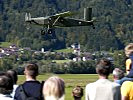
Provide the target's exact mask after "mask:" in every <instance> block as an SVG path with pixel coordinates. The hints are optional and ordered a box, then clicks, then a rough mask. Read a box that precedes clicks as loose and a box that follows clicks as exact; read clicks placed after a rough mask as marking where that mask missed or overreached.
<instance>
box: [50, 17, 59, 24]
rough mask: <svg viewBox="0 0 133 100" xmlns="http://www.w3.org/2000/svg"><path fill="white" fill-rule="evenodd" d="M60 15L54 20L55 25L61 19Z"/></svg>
mask: <svg viewBox="0 0 133 100" xmlns="http://www.w3.org/2000/svg"><path fill="white" fill-rule="evenodd" d="M59 18H60V16H59V17H57V18H56V20H55V21H54V23H53V25H52V26H54V25H55V24H56V22H57V21H58V20H59Z"/></svg>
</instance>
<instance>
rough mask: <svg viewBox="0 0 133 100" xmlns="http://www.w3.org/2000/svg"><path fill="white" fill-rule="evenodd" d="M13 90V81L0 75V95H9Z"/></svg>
mask: <svg viewBox="0 0 133 100" xmlns="http://www.w3.org/2000/svg"><path fill="white" fill-rule="evenodd" d="M12 90H13V80H12V79H11V78H10V77H8V76H7V75H6V74H5V75H0V93H2V94H10V93H11V92H12Z"/></svg>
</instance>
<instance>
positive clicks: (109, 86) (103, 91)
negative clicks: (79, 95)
mask: <svg viewBox="0 0 133 100" xmlns="http://www.w3.org/2000/svg"><path fill="white" fill-rule="evenodd" d="M96 72H97V74H98V76H99V79H98V80H97V81H96V82H93V83H90V84H88V85H87V86H86V89H85V90H86V91H85V100H121V94H120V85H119V84H117V83H115V82H111V81H110V80H108V76H109V74H110V72H111V63H110V61H109V60H107V59H101V60H100V61H99V62H98V63H97V66H96Z"/></svg>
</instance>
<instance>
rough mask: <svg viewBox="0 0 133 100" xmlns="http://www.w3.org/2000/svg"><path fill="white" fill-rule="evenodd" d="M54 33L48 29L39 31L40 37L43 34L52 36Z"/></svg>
mask: <svg viewBox="0 0 133 100" xmlns="http://www.w3.org/2000/svg"><path fill="white" fill-rule="evenodd" d="M53 32H54V31H53V29H52V28H50V29H46V30H45V29H42V30H41V35H45V34H52V33H53Z"/></svg>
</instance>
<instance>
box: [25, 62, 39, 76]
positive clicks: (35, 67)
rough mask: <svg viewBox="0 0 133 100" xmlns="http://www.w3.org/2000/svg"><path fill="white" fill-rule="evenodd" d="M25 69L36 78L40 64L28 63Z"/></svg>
mask: <svg viewBox="0 0 133 100" xmlns="http://www.w3.org/2000/svg"><path fill="white" fill-rule="evenodd" d="M25 69H26V70H27V71H28V72H27V73H28V75H30V76H31V77H32V78H35V77H36V76H37V75H38V65H37V64H35V63H31V64H28V65H27V66H26V67H25Z"/></svg>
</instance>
